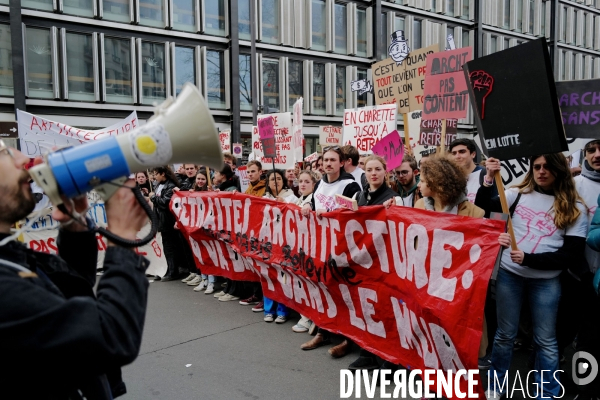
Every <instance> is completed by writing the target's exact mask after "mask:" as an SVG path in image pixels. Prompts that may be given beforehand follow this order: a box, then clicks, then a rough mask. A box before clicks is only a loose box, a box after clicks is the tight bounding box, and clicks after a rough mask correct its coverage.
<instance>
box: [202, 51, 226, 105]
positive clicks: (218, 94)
mask: <svg viewBox="0 0 600 400" xmlns="http://www.w3.org/2000/svg"><path fill="white" fill-rule="evenodd" d="M206 97H207V98H208V106H209V107H210V108H226V107H227V103H226V102H225V53H224V52H222V51H212V50H209V51H207V52H206Z"/></svg>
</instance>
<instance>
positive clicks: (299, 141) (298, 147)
mask: <svg viewBox="0 0 600 400" xmlns="http://www.w3.org/2000/svg"><path fill="white" fill-rule="evenodd" d="M303 103H304V102H303V100H302V97H300V98H299V99H298V100H296V102H295V103H294V120H293V125H292V129H293V133H292V144H293V148H294V160H295V161H296V162H302V158H303V157H304V134H303V133H302V107H303Z"/></svg>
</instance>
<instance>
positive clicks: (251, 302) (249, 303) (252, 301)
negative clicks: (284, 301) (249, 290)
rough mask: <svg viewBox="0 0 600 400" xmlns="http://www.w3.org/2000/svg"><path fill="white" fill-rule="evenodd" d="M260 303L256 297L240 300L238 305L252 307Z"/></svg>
mask: <svg viewBox="0 0 600 400" xmlns="http://www.w3.org/2000/svg"><path fill="white" fill-rule="evenodd" d="M258 303H260V299H259V298H258V297H256V296H254V295H253V296H252V297H248V298H247V299H244V300H240V304H241V305H243V306H253V305H255V304H258Z"/></svg>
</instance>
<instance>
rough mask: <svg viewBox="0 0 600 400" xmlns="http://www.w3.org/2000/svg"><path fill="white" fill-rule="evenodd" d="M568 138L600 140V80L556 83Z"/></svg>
mask: <svg viewBox="0 0 600 400" xmlns="http://www.w3.org/2000/svg"><path fill="white" fill-rule="evenodd" d="M556 92H557V94H558V101H559V103H560V111H561V113H562V121H563V124H564V127H565V134H566V136H567V137H568V138H596V139H600V129H598V127H599V125H598V123H600V79H591V80H585V81H563V82H556Z"/></svg>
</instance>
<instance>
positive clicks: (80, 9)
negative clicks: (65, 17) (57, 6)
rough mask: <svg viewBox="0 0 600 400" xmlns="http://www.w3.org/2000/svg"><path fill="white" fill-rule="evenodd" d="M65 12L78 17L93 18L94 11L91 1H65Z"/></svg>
mask: <svg viewBox="0 0 600 400" xmlns="http://www.w3.org/2000/svg"><path fill="white" fill-rule="evenodd" d="M63 1H64V3H63V12H64V13H65V14H72V15H77V16H78V17H93V16H94V9H93V8H92V2H91V1H89V0H63Z"/></svg>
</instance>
